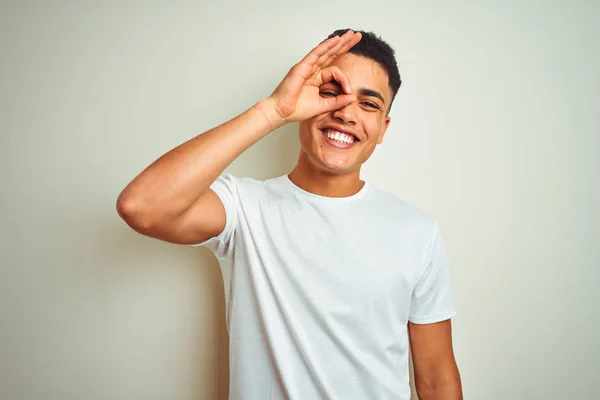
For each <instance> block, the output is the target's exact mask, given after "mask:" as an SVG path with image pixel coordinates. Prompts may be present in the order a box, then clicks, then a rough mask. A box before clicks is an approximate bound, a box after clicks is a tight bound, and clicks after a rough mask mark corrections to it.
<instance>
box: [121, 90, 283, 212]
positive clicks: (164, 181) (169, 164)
mask: <svg viewBox="0 0 600 400" xmlns="http://www.w3.org/2000/svg"><path fill="white" fill-rule="evenodd" d="M264 103H265V101H263V102H261V103H259V104H257V105H256V106H253V107H252V108H250V109H248V110H247V111H245V112H244V113H242V114H240V115H239V116H237V117H235V118H233V119H232V120H230V121H228V122H226V123H224V124H222V125H219V126H217V127H215V128H213V129H211V130H209V131H207V132H205V133H203V134H200V135H198V136H196V137H195V138H193V139H191V140H189V141H187V142H185V143H183V144H181V145H180V146H178V147H176V148H174V149H172V150H171V151H169V152H168V153H166V154H164V155H163V156H161V157H160V158H159V159H158V160H156V161H155V162H153V163H152V164H151V165H150V166H149V167H147V168H146V169H145V170H144V171H143V172H142V173H140V174H139V175H138V176H137V177H135V179H134V180H133V181H132V182H131V183H129V185H127V187H126V188H125V189H124V190H123V192H122V193H121V195H120V196H119V201H118V202H119V204H121V205H123V203H127V205H126V206H127V207H128V208H130V209H131V208H133V209H135V210H136V212H137V213H159V214H161V216H165V215H168V216H171V217H176V216H178V215H180V214H181V213H183V212H184V211H186V210H187V209H188V208H189V207H190V206H191V205H192V204H193V203H194V202H195V201H196V199H198V198H199V197H200V196H201V195H202V194H203V193H204V192H205V191H206V190H207V189H208V188H209V186H210V185H211V184H212V183H213V182H214V181H215V179H216V178H217V177H218V176H219V175H220V174H221V173H222V172H223V171H224V170H225V168H226V167H227V166H228V165H229V164H231V162H232V161H233V160H235V159H236V158H237V157H238V156H239V155H240V154H242V153H243V152H244V151H245V150H247V149H248V148H249V147H250V146H252V145H253V144H254V143H256V142H257V141H259V140H260V139H262V138H263V137H264V136H266V135H267V134H268V133H269V132H271V131H272V130H274V129H275V128H277V127H279V126H281V124H282V122H280V121H279V120H277V119H275V118H274V116H273V113H272V111H271V110H269V109H268V108H266V107H265V104H264Z"/></svg>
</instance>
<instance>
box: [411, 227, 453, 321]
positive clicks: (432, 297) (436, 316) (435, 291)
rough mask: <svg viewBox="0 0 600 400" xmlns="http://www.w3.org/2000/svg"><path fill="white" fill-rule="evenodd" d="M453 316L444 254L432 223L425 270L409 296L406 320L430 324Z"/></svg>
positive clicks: (437, 230) (440, 239)
mask: <svg viewBox="0 0 600 400" xmlns="http://www.w3.org/2000/svg"><path fill="white" fill-rule="evenodd" d="M454 315H456V311H455V309H454V300H453V298H452V290H451V287H450V272H449V270H448V265H447V262H446V251H445V248H444V242H443V240H442V236H441V234H440V231H439V229H438V225H437V223H436V224H435V226H434V233H433V239H432V241H431V245H430V246H429V251H428V254H427V257H426V261H425V270H424V272H423V274H422V276H421V278H420V280H419V282H418V283H417V286H416V287H415V289H414V290H413V293H412V299H411V304H410V312H409V320H410V322H413V323H415V324H431V323H434V322H440V321H444V320H447V319H450V318H452V317H453V316H454Z"/></svg>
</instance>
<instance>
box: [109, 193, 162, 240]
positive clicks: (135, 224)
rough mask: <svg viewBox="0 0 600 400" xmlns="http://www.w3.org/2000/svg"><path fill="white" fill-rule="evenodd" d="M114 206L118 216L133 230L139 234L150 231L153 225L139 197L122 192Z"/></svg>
mask: <svg viewBox="0 0 600 400" xmlns="http://www.w3.org/2000/svg"><path fill="white" fill-rule="evenodd" d="M116 206H117V214H119V217H121V219H123V221H125V223H126V224H127V225H129V226H130V227H131V228H132V229H133V230H135V231H136V232H139V233H141V234H147V233H148V232H150V231H151V229H152V226H153V225H154V224H153V223H152V218H151V216H150V214H149V213H148V212H146V211H144V207H143V206H142V205H141V201H140V200H139V199H136V198H134V197H133V196H130V195H127V194H126V193H125V192H123V193H121V195H120V196H119V198H118V199H117V204H116Z"/></svg>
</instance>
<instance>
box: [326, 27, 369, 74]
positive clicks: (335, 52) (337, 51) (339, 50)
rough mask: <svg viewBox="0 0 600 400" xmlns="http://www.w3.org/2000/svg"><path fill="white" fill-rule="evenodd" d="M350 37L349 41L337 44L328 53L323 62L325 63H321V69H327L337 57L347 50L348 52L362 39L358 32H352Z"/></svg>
mask: <svg viewBox="0 0 600 400" xmlns="http://www.w3.org/2000/svg"><path fill="white" fill-rule="evenodd" d="M350 37H351V39H350V40H349V41H347V42H346V43H339V44H338V46H337V48H335V49H333V50H332V51H331V52H329V54H330V55H329V57H328V58H327V59H326V60H325V62H323V63H322V64H321V68H325V67H327V66H328V65H329V64H331V63H332V62H333V60H335V59H336V58H337V57H339V56H341V55H342V54H344V53H346V52H347V51H348V50H350V49H351V48H352V47H354V45H355V44H356V43H358V42H360V39H362V34H361V33H360V32H356V33H354V32H353V35H352V36H350Z"/></svg>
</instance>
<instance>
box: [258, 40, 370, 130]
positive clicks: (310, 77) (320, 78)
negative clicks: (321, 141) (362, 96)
mask: <svg viewBox="0 0 600 400" xmlns="http://www.w3.org/2000/svg"><path fill="white" fill-rule="evenodd" d="M360 39H361V34H360V33H355V32H353V31H348V32H346V33H345V34H344V35H342V36H341V37H339V36H335V37H333V38H330V39H327V40H325V41H324V42H322V43H321V44H319V45H318V46H317V47H315V48H314V49H312V50H311V51H310V52H309V53H308V54H307V55H306V56H305V57H304V58H303V59H302V61H300V62H299V63H298V64H296V65H294V66H293V67H292V68H291V69H290V71H289V72H288V73H287V75H286V76H285V78H284V79H283V81H282V82H281V83H280V84H279V86H277V88H276V89H275V91H274V92H273V94H271V96H269V98H268V99H267V103H268V104H269V106H270V107H273V110H274V112H269V113H268V114H269V115H272V116H274V117H275V118H279V119H280V121H278V122H279V123H286V122H295V121H302V120H305V119H309V118H312V117H314V116H315V115H318V114H321V113H324V112H327V111H331V110H336V109H339V108H341V107H344V106H345V105H347V104H349V103H351V102H352V101H355V100H356V97H355V96H354V95H352V94H351V93H352V91H351V87H350V81H349V79H348V78H347V77H346V76H345V75H344V74H343V73H342V72H341V71H340V70H339V68H337V67H329V65H330V64H331V63H332V62H333V60H335V59H336V57H339V56H340V55H342V54H344V53H346V52H347V51H348V50H349V49H350V48H351V47H352V46H354V45H355V44H356V43H358V42H359V41H360ZM331 81H336V82H337V83H339V85H340V86H341V88H342V90H343V91H344V92H345V93H346V94H342V95H339V96H336V97H321V95H320V94H319V87H320V86H321V85H323V84H325V83H327V82H331ZM263 112H264V111H263ZM265 114H266V113H265Z"/></svg>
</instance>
